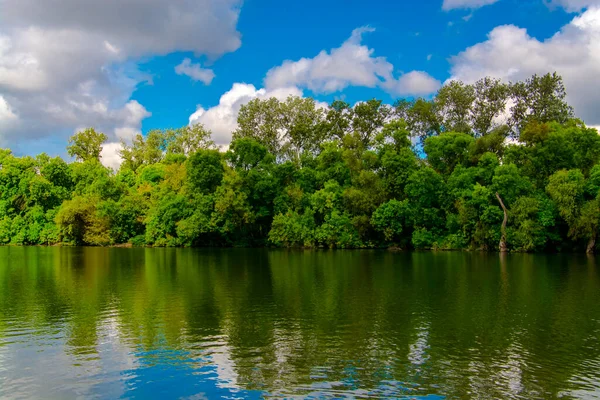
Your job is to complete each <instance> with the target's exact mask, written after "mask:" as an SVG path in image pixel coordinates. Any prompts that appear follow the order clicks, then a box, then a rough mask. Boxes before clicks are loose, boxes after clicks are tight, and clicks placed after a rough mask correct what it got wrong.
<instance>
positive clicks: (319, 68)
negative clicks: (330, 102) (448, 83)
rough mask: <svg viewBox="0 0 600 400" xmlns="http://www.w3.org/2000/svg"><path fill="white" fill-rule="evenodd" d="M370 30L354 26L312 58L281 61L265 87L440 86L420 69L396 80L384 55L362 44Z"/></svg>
mask: <svg viewBox="0 0 600 400" xmlns="http://www.w3.org/2000/svg"><path fill="white" fill-rule="evenodd" d="M372 31H373V29H372V28H369V27H362V28H358V29H355V30H354V31H353V32H352V35H351V36H350V38H349V39H348V40H346V41H345V42H344V43H342V45H341V46H340V47H338V48H334V49H331V50H330V51H329V52H328V51H326V50H323V51H321V52H320V53H319V54H318V55H316V56H315V57H313V58H301V59H300V60H298V61H291V60H287V61H284V62H283V64H282V65H280V66H278V67H275V68H272V69H271V70H269V71H268V72H267V76H266V78H265V82H264V83H265V88H267V89H269V90H272V89H275V88H279V87H291V86H296V87H300V88H307V89H309V90H310V91H312V92H313V93H334V92H338V91H341V90H343V89H345V88H347V87H348V86H363V87H370V88H375V87H379V88H381V89H384V90H387V91H389V92H391V93H392V94H395V95H423V94H428V93H431V92H434V91H435V90H436V89H437V88H438V87H439V85H440V83H439V82H438V81H436V80H435V79H434V78H432V77H431V76H429V75H428V74H427V73H425V72H420V71H419V72H417V71H413V72H409V73H407V74H404V75H401V76H400V78H399V79H395V78H394V75H393V72H394V66H393V65H392V64H391V63H390V62H389V61H387V59H386V58H385V57H376V56H374V54H373V53H374V50H373V49H371V48H369V47H367V46H365V45H363V44H362V36H363V34H364V33H366V32H372ZM435 82H437V86H436V85H434V84H433V83H435ZM413 89H414V90H415V92H412V91H411V90H413Z"/></svg>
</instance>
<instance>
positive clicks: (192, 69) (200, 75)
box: [175, 58, 215, 85]
mask: <svg viewBox="0 0 600 400" xmlns="http://www.w3.org/2000/svg"><path fill="white" fill-rule="evenodd" d="M175 72H176V73H177V75H186V76H189V77H190V78H191V79H192V80H194V81H200V82H202V83H204V84H205V85H210V83H211V82H212V80H213V79H214V77H215V73H214V71H213V70H212V69H207V68H202V66H200V64H194V63H192V60H190V59H189V58H186V59H184V60H183V61H182V62H181V64H179V65H178V66H176V67H175Z"/></svg>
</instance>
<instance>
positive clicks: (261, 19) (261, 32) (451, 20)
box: [133, 0, 572, 130]
mask: <svg viewBox="0 0 600 400" xmlns="http://www.w3.org/2000/svg"><path fill="white" fill-rule="evenodd" d="M571 19H572V14H570V13H567V12H566V11H565V10H564V9H563V8H560V7H554V8H551V7H548V6H547V5H546V4H544V3H543V2H542V1H537V0H530V1H517V0H505V1H501V2H498V3H496V4H493V5H490V6H487V7H482V8H481V9H478V10H468V9H466V10H465V9H458V10H451V11H444V10H442V7H441V2H440V1H419V2H412V1H390V0H387V1H386V0H383V1H382V0H379V1H372V2H370V3H368V4H367V3H366V2H364V1H359V0H334V1H326V2H324V1H317V0H307V1H304V2H289V3H288V4H286V5H285V6H283V5H282V2H280V1H274V0H269V1H266V0H248V1H246V2H245V3H244V5H243V6H242V9H241V13H240V19H239V23H238V30H239V31H240V32H241V34H242V46H241V47H240V48H239V49H238V50H237V51H235V52H232V53H230V54H226V55H224V56H223V57H222V58H220V59H218V60H215V61H214V63H213V64H212V65H211V68H212V69H213V70H214V71H215V75H216V77H215V79H214V80H213V81H212V83H211V84H210V85H208V86H206V85H204V84H202V83H201V82H190V79H189V78H187V77H186V76H180V75H177V74H176V73H175V71H174V69H173V66H174V65H176V64H178V63H179V62H181V59H182V58H183V57H190V58H192V59H194V55H193V53H174V54H171V55H169V56H166V57H156V58H153V59H151V60H150V61H148V62H146V63H144V64H143V65H142V69H143V70H145V71H147V72H148V73H149V74H152V75H153V84H151V85H145V84H142V85H140V87H139V88H138V89H137V91H136V92H135V93H134V95H133V98H134V99H136V100H138V101H140V103H141V104H144V105H145V106H146V108H147V109H148V110H150V111H151V112H152V116H151V117H149V118H147V119H145V120H144V122H143V128H144V130H146V129H151V128H166V127H172V126H180V125H185V124H186V123H187V120H188V117H189V116H190V114H191V113H193V112H194V111H195V110H196V105H197V104H201V105H202V106H204V107H207V106H212V105H215V104H217V103H218V101H219V97H220V96H221V95H222V94H223V93H224V92H226V91H227V90H229V89H230V88H231V85H232V84H233V83H234V82H244V83H249V84H253V85H254V86H256V87H257V88H259V87H262V83H263V79H264V77H265V74H266V72H267V71H268V70H269V69H271V68H272V67H274V66H277V65H280V64H281V63H282V62H283V61H284V60H298V59H300V58H302V57H314V56H315V55H317V54H318V53H319V52H320V51H321V50H324V49H325V50H329V49H331V48H336V47H339V46H340V44H341V43H342V42H344V41H345V40H346V39H347V38H348V37H349V36H350V34H351V32H352V30H353V29H355V28H357V27H361V26H370V27H372V28H374V29H375V32H372V33H370V34H367V35H365V38H364V43H365V44H366V45H368V46H369V47H370V48H372V49H373V50H374V51H375V55H376V56H383V57H386V58H387V59H388V61H390V62H391V63H392V64H394V65H395V66H396V68H398V69H399V70H407V71H409V70H423V71H427V72H428V73H429V74H431V75H432V76H433V77H435V78H437V79H439V80H441V81H444V80H445V79H447V78H449V77H450V73H449V68H450V65H449V61H448V58H449V57H451V56H452V55H455V54H457V53H459V52H460V51H462V50H464V49H465V48H467V47H468V46H470V45H473V44H475V43H478V42H481V41H484V40H485V39H486V35H487V34H488V33H489V32H490V31H491V30H492V29H493V28H494V27H496V26H498V25H504V24H514V25H517V26H520V27H524V28H527V30H528V31H529V32H530V34H531V35H533V36H535V37H536V38H538V39H546V38H548V37H550V36H552V35H553V34H554V33H555V32H556V31H558V30H559V29H560V27H561V26H563V25H565V24H566V23H568V22H569V21H570V20H571ZM429 55H431V58H430V60H428V56H429ZM202 59H203V58H202V57H201V58H200V60H202ZM194 60H197V59H194ZM306 94H307V95H310V96H313V97H316V98H318V99H319V100H323V101H326V102H330V101H332V100H334V99H337V98H343V99H345V100H346V101H348V102H350V103H354V102H356V101H359V100H364V99H369V98H373V97H375V98H378V99H383V100H384V101H387V102H393V101H394V99H396V98H398V97H399V96H393V95H390V94H388V93H386V92H385V91H383V90H380V89H373V88H366V87H358V86H357V87H349V88H347V89H346V90H344V91H341V92H337V93H330V94H321V93H316V94H315V93H312V92H310V91H307V92H306Z"/></svg>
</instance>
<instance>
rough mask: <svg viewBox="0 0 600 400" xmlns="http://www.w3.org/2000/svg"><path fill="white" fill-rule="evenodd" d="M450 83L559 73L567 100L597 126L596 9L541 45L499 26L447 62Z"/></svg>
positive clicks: (599, 61)
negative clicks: (456, 80)
mask: <svg viewBox="0 0 600 400" xmlns="http://www.w3.org/2000/svg"><path fill="white" fill-rule="evenodd" d="M450 61H451V64H452V68H451V73H452V78H451V79H460V80H463V81H466V82H473V81H475V80H477V79H480V78H482V77H485V76H493V77H497V78H501V79H503V80H505V81H516V80H523V79H526V78H528V77H530V76H531V75H533V74H544V73H547V72H554V71H556V72H558V73H559V74H560V75H562V77H563V79H564V82H565V85H566V88H567V93H568V101H569V102H570V104H571V105H573V106H574V107H575V113H576V114H577V115H578V116H580V117H581V118H583V119H584V120H585V121H586V123H589V124H599V123H600V114H598V104H600V90H598V85H597V80H598V76H600V9H597V8H593V9H589V10H587V11H585V12H584V13H583V14H581V15H578V16H576V17H575V18H574V19H573V20H572V21H571V22H570V23H569V24H567V25H565V26H564V27H563V28H562V29H561V30H560V31H559V32H557V33H556V34H555V35H554V36H552V37H551V38H549V39H547V40H544V41H539V40H537V39H536V38H533V37H531V36H529V34H528V33H527V31H526V30H525V29H521V28H518V27H516V26H514V25H505V26H500V27H497V28H495V29H494V30H492V31H491V32H490V33H489V34H488V39H487V40H486V41H484V42H482V43H478V44H476V45H474V46H472V47H469V48H467V49H466V50H465V51H463V52H462V53H460V54H458V55H456V56H454V57H452V58H451V60H450Z"/></svg>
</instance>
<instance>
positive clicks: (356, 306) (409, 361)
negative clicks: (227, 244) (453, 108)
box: [0, 247, 600, 399]
mask: <svg viewBox="0 0 600 400" xmlns="http://www.w3.org/2000/svg"><path fill="white" fill-rule="evenodd" d="M599 264H600V263H599V262H598V259H595V258H593V257H588V256H585V255H529V254H508V255H499V254H483V253H464V252H462V253H461V252H457V253H444V252H412V253H409V252H407V253H404V252H387V251H325V250H323V251H301V250H296V251H286V250H266V249H149V248H133V249H121V248H66V247H65V248H61V247H49V248H44V247H0V397H1V398H61V399H65V398H67V399H68V398H78V397H79V398H82V397H84V398H93V397H97V398H107V399H113V398H140V399H142V398H143V399H148V398H160V399H163V398H191V399H201V398H219V397H226V398H262V397H269V396H273V397H277V398H281V397H285V398H289V397H302V398H305V397H312V398H327V397H335V398H340V397H353V398H361V397H365V398H366V397H385V396H389V397H395V398H402V397H409V398H421V397H422V398H428V399H437V398H504V399H508V398H527V399H531V398H555V397H563V398H600V271H599V270H600V266H599Z"/></svg>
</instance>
